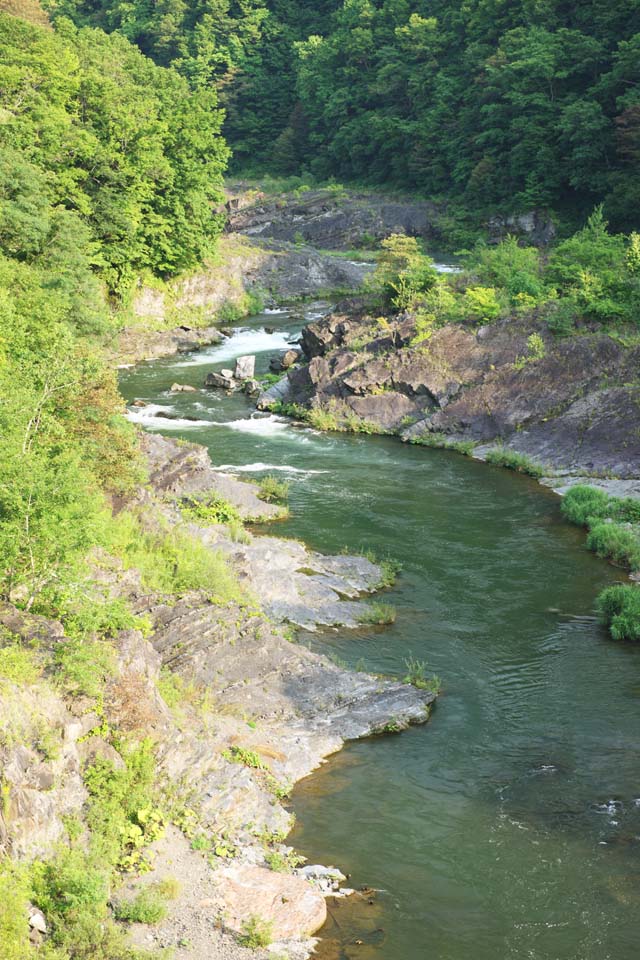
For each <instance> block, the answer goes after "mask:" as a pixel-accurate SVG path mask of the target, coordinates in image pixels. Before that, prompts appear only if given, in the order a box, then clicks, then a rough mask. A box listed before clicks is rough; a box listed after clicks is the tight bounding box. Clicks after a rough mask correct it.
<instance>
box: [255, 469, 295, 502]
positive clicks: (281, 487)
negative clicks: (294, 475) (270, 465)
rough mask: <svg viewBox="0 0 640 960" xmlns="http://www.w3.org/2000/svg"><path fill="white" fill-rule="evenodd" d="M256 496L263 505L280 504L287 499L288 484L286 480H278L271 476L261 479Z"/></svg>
mask: <svg viewBox="0 0 640 960" xmlns="http://www.w3.org/2000/svg"><path fill="white" fill-rule="evenodd" d="M258 496H259V497H260V499H261V500H264V501H265V503H272V502H274V501H275V502H276V503H282V502H283V501H284V500H287V499H288V497H289V484H288V483H287V481H286V480H279V479H278V478H277V477H274V476H273V475H272V474H269V475H268V476H266V477H263V478H262V480H261V481H260V489H259V493H258Z"/></svg>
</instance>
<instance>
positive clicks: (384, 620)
mask: <svg viewBox="0 0 640 960" xmlns="http://www.w3.org/2000/svg"><path fill="white" fill-rule="evenodd" d="M395 619H396V608H395V607H393V606H391V604H390V603H371V604H368V606H367V609H366V610H365V611H363V612H362V613H361V614H360V616H359V617H358V623H362V624H367V623H370V624H374V625H377V626H385V625H386V624H389V623H393V622H394V621H395Z"/></svg>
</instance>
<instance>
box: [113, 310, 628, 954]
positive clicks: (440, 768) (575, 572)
mask: <svg viewBox="0 0 640 960" xmlns="http://www.w3.org/2000/svg"><path fill="white" fill-rule="evenodd" d="M275 322H277V323H278V324H279V328H280V329H279V332H278V333H277V334H273V335H270V334H267V333H266V332H265V326H268V325H273V324H274V323H275ZM299 329H300V321H299V320H295V319H291V318H288V316H287V315H286V314H282V315H279V316H278V317H277V318H276V317H274V316H269V317H265V316H261V317H258V318H255V320H254V321H251V322H250V323H247V324H246V325H245V329H244V330H243V332H242V333H240V334H239V335H238V337H237V338H231V339H230V340H229V341H227V342H226V343H225V344H223V345H222V348H211V349H209V350H207V351H203V353H202V354H200V355H198V356H197V359H192V360H191V361H185V360H181V361H179V362H177V363H171V362H169V361H162V362H158V363H155V364H148V365H143V366H142V367H139V368H137V369H136V370H133V371H128V372H127V373H126V374H125V375H124V376H123V390H124V392H125V395H126V396H127V397H128V398H129V399H133V398H134V397H139V398H141V399H143V400H145V401H148V402H149V403H150V404H151V405H152V406H151V407H146V408H140V411H139V412H138V414H137V415H138V416H139V417H140V419H141V420H142V421H143V422H144V425H145V426H146V427H147V428H149V427H153V428H157V429H162V430H165V431H169V432H170V433H171V434H172V435H175V436H183V437H185V438H186V439H191V440H196V441H198V442H200V443H204V444H206V445H208V446H209V449H210V451H211V455H212V458H213V460H214V462H215V463H218V464H224V465H226V467H227V468H228V469H230V470H232V471H233V470H236V471H239V472H241V473H243V475H246V476H248V477H255V478H259V477H261V476H264V475H265V474H266V473H270V472H275V471H277V472H278V475H279V476H282V477H283V478H285V479H287V480H288V481H289V482H290V506H291V514H292V515H291V519H290V520H288V521H287V522H286V523H284V524H279V525H278V531H277V532H278V533H282V534H284V535H287V536H294V537H299V538H301V539H303V540H305V541H306V542H307V543H309V544H310V545H311V546H312V547H314V548H316V549H319V550H324V551H333V552H337V551H340V549H342V548H344V547H345V546H346V547H348V548H349V549H350V550H371V551H373V552H374V553H376V554H377V555H378V556H379V557H385V556H390V557H393V558H394V559H396V560H398V561H400V562H401V563H402V565H403V569H402V573H401V575H400V577H399V580H398V583H397V584H396V586H395V587H394V588H393V589H392V590H390V591H389V592H388V596H385V597H384V599H385V601H389V602H391V603H393V604H394V605H395V606H396V607H397V619H396V622H395V624H394V625H393V626H392V627H391V628H389V629H387V630H379V629H374V628H371V629H362V630H358V631H355V632H347V631H326V632H324V633H322V634H317V635H314V636H312V637H309V638H305V642H308V643H309V644H310V645H311V646H313V647H315V648H317V649H320V650H322V651H324V652H330V653H332V654H333V655H334V656H336V657H339V658H340V659H342V660H344V661H345V662H346V663H348V664H349V665H352V666H354V665H356V664H358V663H360V664H361V665H362V664H364V665H365V666H366V667H367V668H368V669H370V670H373V671H380V672H384V673H389V674H394V675H398V676H402V675H403V674H404V672H405V660H406V659H407V658H408V657H410V656H412V657H415V658H418V659H420V660H424V661H426V662H427V664H428V670H429V671H430V672H433V673H437V674H438V675H439V676H440V677H441V678H442V680H443V685H444V692H443V695H442V697H441V700H440V702H439V703H438V706H437V709H436V711H435V712H434V716H433V719H432V721H431V722H430V723H429V724H428V725H427V726H426V727H424V728H419V729H413V730H410V731H408V732H406V733H404V734H402V735H401V736H398V737H382V738H378V739H375V740H371V741H366V742H362V743H357V744H352V745H350V746H348V747H347V748H346V749H345V750H344V751H343V753H341V754H340V755H338V756H336V757H334V758H332V760H331V762H330V763H328V764H326V765H325V766H323V767H322V768H321V769H320V770H319V771H317V772H316V773H315V774H314V775H313V776H312V777H310V778H308V779H307V780H305V781H303V782H302V783H301V784H299V785H298V787H297V788H296V791H295V793H294V798H293V808H294V810H295V812H296V813H297V815H298V825H297V827H296V830H295V833H294V835H293V842H294V843H295V844H296V845H297V846H298V848H299V849H301V851H302V852H303V853H305V854H306V855H307V856H308V857H309V858H310V859H312V860H314V861H320V862H332V863H335V864H339V865H340V866H341V867H342V869H343V870H345V871H346V872H349V873H350V874H351V875H352V880H351V882H352V884H353V885H354V886H356V887H359V886H361V885H363V884H371V885H372V886H374V887H376V888H378V889H379V890H380V891H382V892H380V893H378V894H377V895H376V896H375V897H374V898H373V899H374V903H373V904H369V903H368V899H371V898H365V899H364V900H358V901H354V902H353V903H349V902H347V901H341V902H340V903H339V904H338V905H336V906H335V908H334V909H333V912H332V918H331V920H330V923H329V924H328V926H327V928H326V931H325V934H326V941H325V943H324V944H323V945H322V947H321V950H322V953H321V954H320V956H322V957H323V958H324V960H329V958H331V960H337V958H339V957H340V958H348V960H352V958H360V960H400V958H401V960H424V958H425V957H433V958H437V960H468V958H470V957H473V958H474V960H496V958H497V957H499V958H501V960H505V958H518V960H520V958H522V957H527V958H532V960H607V958H611V960H631V958H634V960H635V957H636V956H637V944H638V942H639V940H640V910H639V909H638V907H639V906H640V863H639V861H638V854H639V852H640V850H639V840H638V837H639V836H640V802H639V800H640V776H639V771H638V763H637V744H638V742H640V711H639V710H638V694H639V692H640V661H639V657H640V649H638V648H634V647H628V646H622V645H617V644H614V643H612V642H610V641H609V640H607V638H606V637H605V636H604V634H603V632H602V631H601V629H600V628H599V626H598V624H597V623H596V621H595V620H594V618H593V600H594V597H595V596H596V594H597V592H598V591H599V590H600V589H601V588H602V587H603V586H605V585H606V584H607V583H610V582H612V581H613V580H615V579H616V578H617V576H619V574H617V573H616V571H615V570H614V569H613V568H611V567H608V566H607V565H606V564H603V563H601V562H599V561H597V560H596V559H595V558H594V557H593V556H592V555H590V554H589V553H587V551H586V550H585V546H584V535H583V533H582V532H581V531H579V530H577V529H574V528H572V527H569V526H567V525H566V524H565V523H563V521H562V519H561V516H560V511H559V508H558V499H557V498H556V497H555V496H554V495H553V494H551V493H550V492H549V491H547V490H545V489H543V488H541V487H540V486H538V485H537V484H535V483H534V482H533V481H530V480H529V479H527V478H523V477H519V476H515V475H513V474H510V473H509V472H508V471H504V470H500V469H498V468H493V467H489V466H486V465H484V464H479V463H476V462H475V461H470V460H468V459H465V458H463V457H460V456H458V455H456V454H453V453H450V452H446V451H438V450H424V449H418V448H414V447H407V446H402V445H401V444H400V443H398V442H397V441H395V440H392V439H389V438H380V437H366V438H365V437H358V436H343V435H332V434H329V435H327V434H319V433H316V432H314V431H312V430H309V429H306V428H302V429H301V428H295V427H292V426H291V425H290V424H288V423H287V422H286V421H284V420H283V419H281V418H277V417H269V416H266V417H256V416H254V414H253V412H252V407H251V404H250V402H249V401H248V400H247V399H246V398H245V397H243V396H239V395H234V396H231V397H228V396H221V395H220V394H216V393H213V392H211V393H207V392H199V393H194V394H189V393H185V394H177V395H176V394H171V393H170V386H171V383H172V382H174V381H175V380H178V381H179V382H181V383H190V384H191V385H193V386H200V385H201V384H202V381H203V379H204V376H205V374H206V373H207V372H208V371H209V370H210V369H211V370H213V369H220V368H221V367H224V366H228V365H230V361H231V360H232V359H233V356H237V355H238V354H239V353H253V352H256V353H257V355H258V369H259V370H266V368H267V366H268V361H269V357H270V355H272V354H273V353H274V352H277V351H278V350H279V349H281V348H282V343H283V342H286V341H288V340H289V339H291V338H295V336H296V334H297V333H298V332H299ZM157 407H159V408H161V411H160V412H164V413H166V414H168V415H169V416H171V417H173V418H175V419H174V420H173V421H172V422H171V423H167V422H164V423H162V422H160V420H161V418H157V417H156V416H155V414H156V413H157V412H158V410H157V409H155V408H157ZM193 417H195V418H196V420H195V421H194V420H192V419H189V418H193ZM358 940H360V941H362V942H361V943H356V941H358Z"/></svg>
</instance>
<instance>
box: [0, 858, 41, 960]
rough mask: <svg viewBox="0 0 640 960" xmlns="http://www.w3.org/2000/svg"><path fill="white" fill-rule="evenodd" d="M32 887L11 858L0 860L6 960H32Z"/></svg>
mask: <svg viewBox="0 0 640 960" xmlns="http://www.w3.org/2000/svg"><path fill="white" fill-rule="evenodd" d="M31 896H32V892H31V884H30V882H29V875H28V872H27V869H26V867H25V866H23V865H20V864H16V863H14V862H13V861H11V860H10V859H9V858H8V857H5V858H4V859H3V860H2V861H0V904H2V906H1V907H0V946H1V948H2V958H3V960H29V958H31V957H35V951H34V948H33V947H32V945H31V943H30V941H29V920H28V917H29V914H28V912H27V909H28V905H29V900H30V899H31Z"/></svg>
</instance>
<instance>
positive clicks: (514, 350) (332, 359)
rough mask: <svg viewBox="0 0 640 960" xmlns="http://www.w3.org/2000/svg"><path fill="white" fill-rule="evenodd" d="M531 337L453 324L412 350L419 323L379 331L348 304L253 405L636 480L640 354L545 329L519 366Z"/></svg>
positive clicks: (390, 324) (402, 322)
mask: <svg viewBox="0 0 640 960" xmlns="http://www.w3.org/2000/svg"><path fill="white" fill-rule="evenodd" d="M531 329H532V328H531V321H530V319H527V320H522V319H517V318H510V319H507V320H503V321H500V322H497V323H495V324H492V325H490V326H485V327H482V328H480V329H475V328H474V327H473V326H471V325H465V324H450V325H447V326H445V327H442V328H441V329H439V330H435V331H434V332H433V334H432V335H431V337H430V338H429V340H428V341H426V342H425V343H424V345H420V346H419V347H418V346H415V345H412V340H413V337H414V336H415V332H416V323H415V317H412V316H411V315H409V314H404V315H400V316H399V317H397V318H395V319H393V320H390V321H387V322H386V323H385V324H382V325H381V324H379V323H378V322H377V321H376V320H375V319H373V318H371V317H368V316H367V315H366V314H365V313H363V312H362V307H361V306H358V303H357V302H356V301H351V302H350V303H348V304H345V305H343V306H342V307H341V309H340V310H339V311H338V312H336V313H335V314H334V315H333V316H328V317H325V318H323V319H321V320H318V321H317V322H316V323H313V324H310V325H309V326H308V327H307V328H306V329H305V330H304V331H303V335H302V340H301V342H302V347H303V350H304V352H305V355H306V356H307V358H308V359H309V363H308V364H306V365H303V366H301V367H296V368H294V369H293V370H290V371H289V372H288V373H287V379H286V386H285V385H284V384H278V385H277V386H278V391H277V393H276V391H267V392H266V393H265V394H264V395H263V396H262V397H261V400H260V405H261V407H262V408H263V409H268V408H269V404H270V403H271V402H273V400H276V399H278V397H279V396H283V397H286V401H287V402H289V403H295V404H300V405H302V406H310V405H319V406H321V407H328V408H330V409H333V410H334V411H336V412H337V413H338V415H339V416H347V417H348V415H349V414H350V413H351V414H357V415H358V416H359V417H361V418H362V419H364V420H366V421H368V422H369V423H371V424H373V425H374V426H377V427H378V428H379V429H380V430H383V431H389V432H395V433H398V434H400V435H401V436H402V438H403V439H404V440H419V439H420V437H421V436H423V435H425V434H433V433H438V434H445V435H446V436H447V437H449V438H451V439H453V440H465V441H472V442H474V443H477V444H480V445H485V446H487V445H489V444H491V445H495V444H496V442H501V443H504V444H506V445H507V446H508V447H510V448H512V449H513V450H516V451H518V452H522V453H525V454H527V455H528V456H530V457H532V458H534V459H537V460H538V461H539V462H541V463H543V464H546V465H548V466H549V467H550V468H553V469H556V470H558V469H560V470H571V471H573V472H577V473H582V474H591V473H598V472H606V473H609V474H612V475H614V476H619V477H631V478H632V477H636V476H637V475H638V473H639V472H640V434H639V433H638V430H637V423H638V419H639V416H640V385H639V384H638V380H637V370H638V369H639V368H640V347H638V346H631V347H625V346H624V345H622V344H621V343H619V342H617V341H615V340H613V339H612V338H611V337H608V336H606V335H605V334H603V333H593V334H589V335H584V336H580V335H577V336H573V337H569V338H566V339H560V340H558V339H554V338H553V337H552V336H551V335H550V334H549V332H548V331H547V330H546V328H545V327H544V325H540V327H539V329H538V331H537V332H538V333H539V334H540V335H541V336H542V338H543V340H544V343H545V356H544V357H543V358H541V359H539V360H537V361H535V362H530V363H526V364H524V365H523V364H517V363H516V361H518V360H519V359H520V358H522V357H526V356H527V352H528V346H527V338H528V336H529V335H530V334H531ZM353 345H356V346H357V349H353ZM487 448H488V447H487ZM481 451H482V447H481V448H480V453H479V455H480V456H482V452H481Z"/></svg>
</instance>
